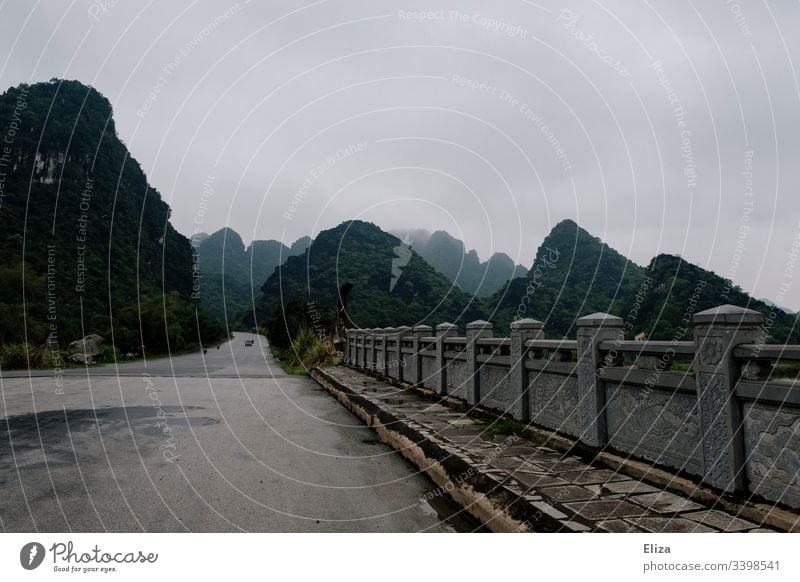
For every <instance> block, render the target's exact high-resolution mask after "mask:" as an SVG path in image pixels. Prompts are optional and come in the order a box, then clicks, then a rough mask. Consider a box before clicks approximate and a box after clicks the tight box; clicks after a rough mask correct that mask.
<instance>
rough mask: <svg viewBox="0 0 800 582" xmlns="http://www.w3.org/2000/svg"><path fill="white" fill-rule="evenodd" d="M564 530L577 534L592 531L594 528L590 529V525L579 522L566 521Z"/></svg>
mask: <svg viewBox="0 0 800 582" xmlns="http://www.w3.org/2000/svg"><path fill="white" fill-rule="evenodd" d="M564 528H565V529H568V530H569V531H575V532H585V531H592V528H590V527H589V526H588V525H584V524H582V523H580V522H578V521H565V522H564Z"/></svg>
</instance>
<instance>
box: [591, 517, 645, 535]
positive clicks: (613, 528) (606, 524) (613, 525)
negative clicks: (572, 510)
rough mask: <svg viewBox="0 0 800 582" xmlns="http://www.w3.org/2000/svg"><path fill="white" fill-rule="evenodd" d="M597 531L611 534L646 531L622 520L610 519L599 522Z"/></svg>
mask: <svg viewBox="0 0 800 582" xmlns="http://www.w3.org/2000/svg"><path fill="white" fill-rule="evenodd" d="M597 529H598V530H599V531H605V532H610V533H637V532H643V531H645V530H644V529H642V528H640V527H638V526H636V525H633V524H632V523H628V522H627V521H624V520H622V519H608V520H604V521H598V522H597Z"/></svg>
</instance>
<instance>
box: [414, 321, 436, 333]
mask: <svg viewBox="0 0 800 582" xmlns="http://www.w3.org/2000/svg"><path fill="white" fill-rule="evenodd" d="M432 331H433V328H432V327H431V326H430V325H425V324H424V323H421V324H419V325H415V326H414V333H430V332H432Z"/></svg>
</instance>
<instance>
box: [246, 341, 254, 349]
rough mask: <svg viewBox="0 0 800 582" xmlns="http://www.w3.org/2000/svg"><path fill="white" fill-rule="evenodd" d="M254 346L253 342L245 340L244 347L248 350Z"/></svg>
mask: <svg viewBox="0 0 800 582" xmlns="http://www.w3.org/2000/svg"><path fill="white" fill-rule="evenodd" d="M252 345H253V340H244V346H245V347H246V348H249V347H250V346H252Z"/></svg>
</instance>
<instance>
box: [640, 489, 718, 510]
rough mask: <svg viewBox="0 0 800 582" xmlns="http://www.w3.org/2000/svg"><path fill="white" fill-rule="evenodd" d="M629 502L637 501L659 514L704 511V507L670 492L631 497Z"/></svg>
mask: <svg viewBox="0 0 800 582" xmlns="http://www.w3.org/2000/svg"><path fill="white" fill-rule="evenodd" d="M628 501H635V502H636V503H639V504H640V505H643V506H645V507H647V508H648V509H651V510H653V511H655V512H657V513H675V512H678V511H692V510H694V509H702V507H703V506H702V505H700V504H699V503H695V502H694V501H689V500H688V499H686V498H685V497H681V496H679V495H675V494H674V493H671V492H669V491H658V492H656V493H646V494H644V495H629V496H628Z"/></svg>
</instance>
